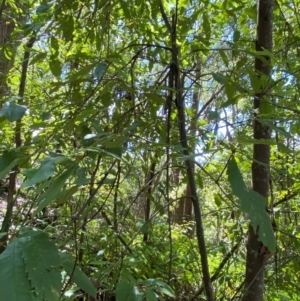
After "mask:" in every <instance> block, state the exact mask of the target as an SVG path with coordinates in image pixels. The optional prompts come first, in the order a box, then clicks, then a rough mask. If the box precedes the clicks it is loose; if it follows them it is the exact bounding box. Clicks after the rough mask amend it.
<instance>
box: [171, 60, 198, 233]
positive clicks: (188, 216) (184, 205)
mask: <svg viewBox="0 0 300 301" xmlns="http://www.w3.org/2000/svg"><path fill="white" fill-rule="evenodd" d="M200 67H201V65H200V63H198V64H197V68H196V69H197V70H199V69H200ZM195 77H196V78H200V71H197V72H196V74H195ZM198 108H199V91H198V89H196V90H194V92H193V102H192V111H193V114H194V116H193V117H192V119H191V123H190V127H189V136H190V137H192V139H191V141H192V142H191V145H190V149H191V153H193V154H194V153H195V149H196V142H195V140H194V139H195V138H194V137H196V133H197V119H198V117H197V116H198ZM192 165H193V170H194V168H195V166H194V165H195V164H194V163H193V162H192ZM191 196H192V191H191V186H190V183H189V182H188V183H187V185H186V191H185V198H180V200H179V206H178V207H177V208H176V220H175V221H176V222H177V223H178V224H183V222H184V221H187V222H189V221H191V220H192V213H193V201H192V197H191ZM193 232H194V231H193V230H192V229H191V230H189V232H188V234H189V235H192V234H193Z"/></svg>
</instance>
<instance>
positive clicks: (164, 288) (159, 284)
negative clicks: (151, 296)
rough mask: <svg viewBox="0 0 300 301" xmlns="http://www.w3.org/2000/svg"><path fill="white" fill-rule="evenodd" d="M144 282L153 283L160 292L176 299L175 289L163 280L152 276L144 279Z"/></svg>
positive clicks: (154, 287)
mask: <svg viewBox="0 0 300 301" xmlns="http://www.w3.org/2000/svg"><path fill="white" fill-rule="evenodd" d="M143 283H145V284H146V285H151V286H152V287H153V289H155V290H156V291H157V292H159V293H162V294H165V295H167V296H169V297H171V298H174V299H175V298H176V296H175V293H174V291H173V289H172V288H171V287H170V286H169V285H168V284H166V283H165V282H163V281H161V280H158V279H153V278H151V279H147V280H145V281H143Z"/></svg>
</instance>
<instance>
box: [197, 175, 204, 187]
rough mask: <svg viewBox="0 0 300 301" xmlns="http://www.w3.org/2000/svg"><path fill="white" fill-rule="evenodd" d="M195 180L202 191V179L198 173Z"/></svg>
mask: <svg viewBox="0 0 300 301" xmlns="http://www.w3.org/2000/svg"><path fill="white" fill-rule="evenodd" d="M196 180H197V183H198V186H199V188H201V189H203V181H202V177H201V175H200V173H199V172H197V173H196Z"/></svg>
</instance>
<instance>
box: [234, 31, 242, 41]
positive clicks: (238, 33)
mask: <svg viewBox="0 0 300 301" xmlns="http://www.w3.org/2000/svg"><path fill="white" fill-rule="evenodd" d="M240 36H241V32H240V31H239V30H235V31H234V33H233V41H234V42H237V41H238V40H239V39H240Z"/></svg>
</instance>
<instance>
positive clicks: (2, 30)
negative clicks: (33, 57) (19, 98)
mask: <svg viewBox="0 0 300 301" xmlns="http://www.w3.org/2000/svg"><path fill="white" fill-rule="evenodd" d="M6 10H10V8H9V7H7V6H6V5H4V6H3V7H2V6H1V18H0V46H1V47H2V49H1V51H0V98H1V102H0V108H2V107H3V100H4V99H5V97H7V96H8V95H9V89H8V86H7V84H6V78H7V75H8V72H9V70H10V68H11V67H12V65H13V59H12V58H7V57H6V56H5V54H4V51H5V47H9V46H10V47H11V35H12V32H13V30H14V27H15V24H14V21H13V19H12V18H8V17H6V15H5V12H6Z"/></svg>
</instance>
